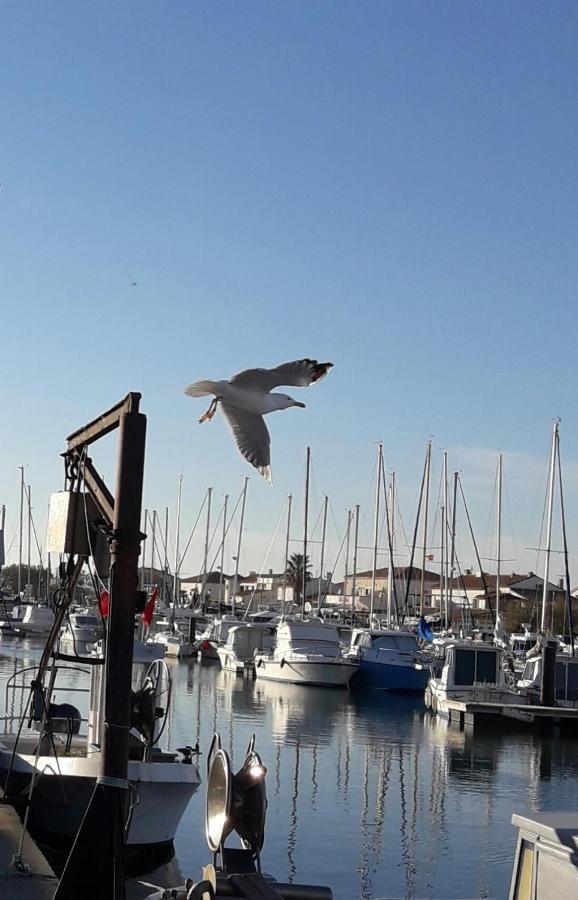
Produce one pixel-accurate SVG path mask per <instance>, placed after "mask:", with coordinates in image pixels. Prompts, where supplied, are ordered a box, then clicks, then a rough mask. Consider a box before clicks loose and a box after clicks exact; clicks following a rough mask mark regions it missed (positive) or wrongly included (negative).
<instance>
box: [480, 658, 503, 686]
mask: <svg viewBox="0 0 578 900" xmlns="http://www.w3.org/2000/svg"><path fill="white" fill-rule="evenodd" d="M476 657H477V660H476V662H477V666H476V681H477V682H478V684H495V683H496V663H497V661H498V655H497V653H487V652H484V651H483V650H482V651H481V652H479V653H476Z"/></svg>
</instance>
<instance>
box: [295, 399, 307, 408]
mask: <svg viewBox="0 0 578 900" xmlns="http://www.w3.org/2000/svg"><path fill="white" fill-rule="evenodd" d="M293 406H298V407H299V409H305V404H304V403H300V402H299V400H294V401H293Z"/></svg>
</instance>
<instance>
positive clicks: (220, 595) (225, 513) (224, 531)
mask: <svg viewBox="0 0 578 900" xmlns="http://www.w3.org/2000/svg"><path fill="white" fill-rule="evenodd" d="M228 503H229V495H228V494H225V502H224V503H223V534H222V536H221V574H220V575H219V615H220V613H221V603H222V602H223V580H224V577H225V571H224V566H225V539H226V537H227V506H228Z"/></svg>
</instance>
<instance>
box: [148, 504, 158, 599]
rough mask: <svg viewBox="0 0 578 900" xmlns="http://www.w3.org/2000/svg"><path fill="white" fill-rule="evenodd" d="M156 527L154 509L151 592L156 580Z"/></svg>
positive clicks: (154, 512) (154, 511) (155, 512)
mask: <svg viewBox="0 0 578 900" xmlns="http://www.w3.org/2000/svg"><path fill="white" fill-rule="evenodd" d="M156 526H157V511H156V509H153V533H152V535H151V570H150V583H151V590H152V588H153V585H154V580H155V538H156Z"/></svg>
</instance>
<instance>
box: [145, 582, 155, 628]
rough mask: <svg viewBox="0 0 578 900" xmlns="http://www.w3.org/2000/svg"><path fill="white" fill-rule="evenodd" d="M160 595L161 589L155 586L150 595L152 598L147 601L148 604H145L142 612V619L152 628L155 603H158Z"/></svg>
mask: <svg viewBox="0 0 578 900" xmlns="http://www.w3.org/2000/svg"><path fill="white" fill-rule="evenodd" d="M158 595H159V589H158V587H156V586H155V588H154V590H153V592H152V594H151V596H150V600H149V602H148V603H147V605H146V606H145V608H144V610H143V614H142V620H143V622H144V623H145V625H146V626H147V628H150V626H151V622H152V620H153V613H154V611H155V603H156V600H157V597H158Z"/></svg>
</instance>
